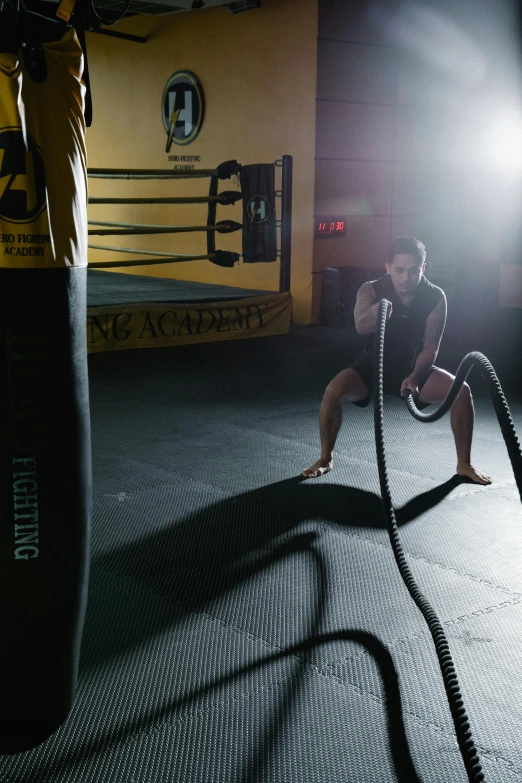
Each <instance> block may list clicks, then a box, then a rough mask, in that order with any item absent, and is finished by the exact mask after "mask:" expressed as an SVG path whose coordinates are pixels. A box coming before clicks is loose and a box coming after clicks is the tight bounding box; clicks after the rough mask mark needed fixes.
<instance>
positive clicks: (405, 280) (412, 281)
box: [386, 253, 426, 294]
mask: <svg viewBox="0 0 522 783" xmlns="http://www.w3.org/2000/svg"><path fill="white" fill-rule="evenodd" d="M425 269H426V264H419V261H418V259H417V258H415V256H412V255H410V254H409V253H398V254H397V255H396V256H394V257H393V261H392V263H391V264H386V271H387V272H388V274H389V275H390V277H391V279H392V283H393V285H394V286H395V290H396V291H397V293H398V294H411V293H413V292H414V291H415V289H416V288H417V286H418V285H419V283H420V281H421V278H422V275H423V274H424V270H425Z"/></svg>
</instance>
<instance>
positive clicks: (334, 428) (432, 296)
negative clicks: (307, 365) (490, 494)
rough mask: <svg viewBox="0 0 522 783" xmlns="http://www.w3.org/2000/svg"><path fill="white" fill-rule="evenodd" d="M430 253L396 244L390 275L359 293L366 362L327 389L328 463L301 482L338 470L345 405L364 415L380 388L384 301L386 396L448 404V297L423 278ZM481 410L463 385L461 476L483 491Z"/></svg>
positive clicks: (458, 434) (408, 243) (458, 426)
mask: <svg viewBox="0 0 522 783" xmlns="http://www.w3.org/2000/svg"><path fill="white" fill-rule="evenodd" d="M425 259H426V248H425V247H424V245H423V244H422V242H420V241H419V240H418V239H415V237H399V238H398V239H395V240H394V241H393V242H392V244H391V246H390V249H389V252H388V263H387V264H386V272H387V274H386V275H384V276H383V277H381V278H379V279H378V280H373V281H371V282H368V283H364V285H362V286H361V288H360V289H359V291H358V293H357V301H356V304H355V313H354V315H355V328H356V329H357V331H358V333H359V334H361V335H366V344H365V348H364V351H363V353H362V355H361V356H360V357H359V358H358V359H357V360H356V361H355V362H354V364H352V365H351V367H349V368H348V369H346V370H343V371H342V372H340V373H339V375H337V376H336V377H335V378H334V379H333V381H331V383H330V384H329V385H328V387H327V388H326V391H325V394H324V397H323V401H322V404H321V410H320V431H321V458H320V459H319V460H317V462H316V463H315V464H314V465H312V466H311V467H310V468H307V470H303V472H302V475H303V476H306V478H316V477H317V476H322V475H323V473H327V472H328V471H329V470H331V469H332V468H333V453H334V446H335V441H336V439H337V435H338V432H339V429H340V427H341V422H342V409H341V402H342V400H349V401H350V402H353V403H354V404H355V405H358V406H359V407H361V408H364V407H366V406H367V405H368V404H369V402H370V395H371V392H372V385H373V340H374V335H373V332H374V330H375V326H376V322H377V314H378V310H379V303H380V301H381V299H383V298H385V299H388V301H389V305H388V311H387V319H388V323H387V324H386V334H385V339H384V391H385V392H386V393H388V394H392V395H394V396H396V397H399V396H402V394H403V393H404V391H405V390H406V389H410V390H411V392H412V393H413V395H414V399H415V401H416V404H417V406H418V407H419V408H423V407H426V405H429V404H430V403H435V402H441V401H442V400H443V399H444V398H445V396H446V394H447V393H448V391H449V389H450V387H451V384H452V383H453V381H454V376H453V375H451V374H450V373H449V372H446V370H442V369H440V368H439V367H436V366H435V365H434V362H435V359H436V357H437V353H438V351H439V346H440V341H441V338H442V333H443V331H444V326H445V324H446V296H445V294H444V292H443V291H442V290H441V289H440V288H438V287H437V286H435V285H433V284H432V283H430V282H429V281H428V280H427V279H426V278H425V277H424V270H425V269H426V264H425ZM473 421H474V409H473V400H472V397H471V392H470V388H469V386H468V384H467V383H464V385H463V386H462V389H461V390H460V392H459V394H458V396H457V398H456V400H455V402H454V403H453V406H452V408H451V428H452V430H453V436H454V438H455V446H456V449H457V470H456V472H457V473H458V474H459V475H460V476H466V477H467V478H469V479H471V480H472V481H474V482H476V483H478V484H491V478H490V477H489V476H486V475H485V474H484V473H482V472H481V471H480V470H477V469H476V468H475V467H474V466H473V465H472V464H471V440H472V436H473Z"/></svg>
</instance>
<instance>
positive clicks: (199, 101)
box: [162, 71, 205, 152]
mask: <svg viewBox="0 0 522 783" xmlns="http://www.w3.org/2000/svg"><path fill="white" fill-rule="evenodd" d="M204 114H205V102H204V98H203V90H202V88H201V85H200V83H199V81H198V80H197V79H196V77H195V76H194V74H193V73H190V71H176V73H173V74H172V76H171V77H170V79H169V80H168V82H167V84H166V85H165V89H164V90H163V98H162V119H163V127H164V128H165V132H166V134H167V147H166V152H170V149H171V147H172V144H173V143H174V144H180V145H182V146H184V145H186V144H190V143H191V142H193V141H194V139H195V138H196V136H197V135H198V133H199V131H200V130H201V125H202V123H203V116H204Z"/></svg>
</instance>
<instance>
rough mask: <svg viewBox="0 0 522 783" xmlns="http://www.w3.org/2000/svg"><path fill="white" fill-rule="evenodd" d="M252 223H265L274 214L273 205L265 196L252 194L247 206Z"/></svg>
mask: <svg viewBox="0 0 522 783" xmlns="http://www.w3.org/2000/svg"><path fill="white" fill-rule="evenodd" d="M246 212H247V215H248V217H249V219H250V222H251V223H257V224H259V223H264V222H265V220H268V218H269V217H270V215H271V214H272V207H271V206H270V202H269V200H268V199H267V198H266V197H265V196H252V198H251V199H250V201H249V202H248V204H247V207H246Z"/></svg>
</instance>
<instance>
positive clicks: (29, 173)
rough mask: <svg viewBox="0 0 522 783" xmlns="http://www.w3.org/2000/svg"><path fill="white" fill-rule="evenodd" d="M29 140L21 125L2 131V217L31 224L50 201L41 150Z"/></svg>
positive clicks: (0, 197) (0, 145) (0, 198)
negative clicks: (47, 195)
mask: <svg viewBox="0 0 522 783" xmlns="http://www.w3.org/2000/svg"><path fill="white" fill-rule="evenodd" d="M27 142H28V149H27V148H26V146H25V142H24V137H23V134H22V131H21V130H20V128H3V129H1V130H0V218H1V219H3V220H5V221H7V222H10V223H32V222H33V220H36V218H37V217H38V216H39V215H41V213H42V212H43V210H44V209H45V206H46V203H47V202H46V188H45V169H44V162H43V157H42V153H41V151H40V149H39V148H38V147H37V146H36V144H35V143H34V141H33V140H32V139H31V137H30V136H28V137H27Z"/></svg>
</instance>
